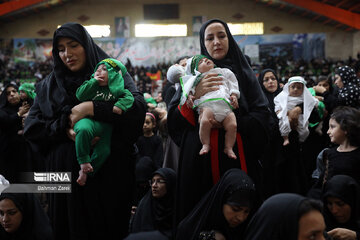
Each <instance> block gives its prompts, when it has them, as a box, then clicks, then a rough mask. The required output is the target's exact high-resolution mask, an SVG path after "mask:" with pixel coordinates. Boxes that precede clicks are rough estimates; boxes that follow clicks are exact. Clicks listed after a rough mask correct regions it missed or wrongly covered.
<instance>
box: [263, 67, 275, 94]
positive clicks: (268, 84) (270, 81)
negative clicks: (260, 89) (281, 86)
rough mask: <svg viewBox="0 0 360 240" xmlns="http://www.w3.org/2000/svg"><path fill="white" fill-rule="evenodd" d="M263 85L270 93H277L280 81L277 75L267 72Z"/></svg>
mask: <svg viewBox="0 0 360 240" xmlns="http://www.w3.org/2000/svg"><path fill="white" fill-rule="evenodd" d="M263 85H264V87H265V89H266V91H268V92H269V93H273V92H275V91H276V89H277V87H278V81H277V80H276V77H275V75H274V74H273V73H272V72H267V73H265V75H264V78H263Z"/></svg>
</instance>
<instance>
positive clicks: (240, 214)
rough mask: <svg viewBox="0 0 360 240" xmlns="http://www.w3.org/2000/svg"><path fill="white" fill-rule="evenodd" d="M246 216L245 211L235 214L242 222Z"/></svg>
mask: <svg viewBox="0 0 360 240" xmlns="http://www.w3.org/2000/svg"><path fill="white" fill-rule="evenodd" d="M246 217H247V214H245V213H239V214H238V215H237V219H238V220H239V221H241V222H244V221H245V219H246Z"/></svg>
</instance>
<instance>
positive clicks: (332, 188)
mask: <svg viewBox="0 0 360 240" xmlns="http://www.w3.org/2000/svg"><path fill="white" fill-rule="evenodd" d="M327 197H336V198H338V199H340V200H341V201H343V202H344V203H346V204H348V205H350V207H351V216H350V219H349V220H348V221H347V222H346V223H339V222H337V221H336V219H335V217H334V216H333V215H332V214H331V212H330V210H329V208H328V207H327ZM322 199H323V202H324V206H325V210H324V218H325V223H326V230H327V231H330V230H332V229H334V228H346V229H349V230H352V231H355V232H357V236H358V237H360V186H359V184H357V182H356V181H355V180H354V179H353V178H352V177H349V176H346V175H336V176H334V177H332V178H331V179H330V180H329V181H327V182H326V184H325V187H324V191H323V195H322Z"/></svg>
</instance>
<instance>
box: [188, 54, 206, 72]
mask: <svg viewBox="0 0 360 240" xmlns="http://www.w3.org/2000/svg"><path fill="white" fill-rule="evenodd" d="M203 58H207V57H206V56H205V55H201V54H199V55H195V56H193V57H192V60H191V67H190V68H191V73H192V75H195V70H198V66H199V62H200V60H201V59H203Z"/></svg>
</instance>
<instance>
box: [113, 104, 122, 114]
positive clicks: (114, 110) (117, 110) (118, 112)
mask: <svg viewBox="0 0 360 240" xmlns="http://www.w3.org/2000/svg"><path fill="white" fill-rule="evenodd" d="M122 112H123V110H122V109H121V108H119V107H117V106H113V113H116V114H119V115H121V114H122Z"/></svg>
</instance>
